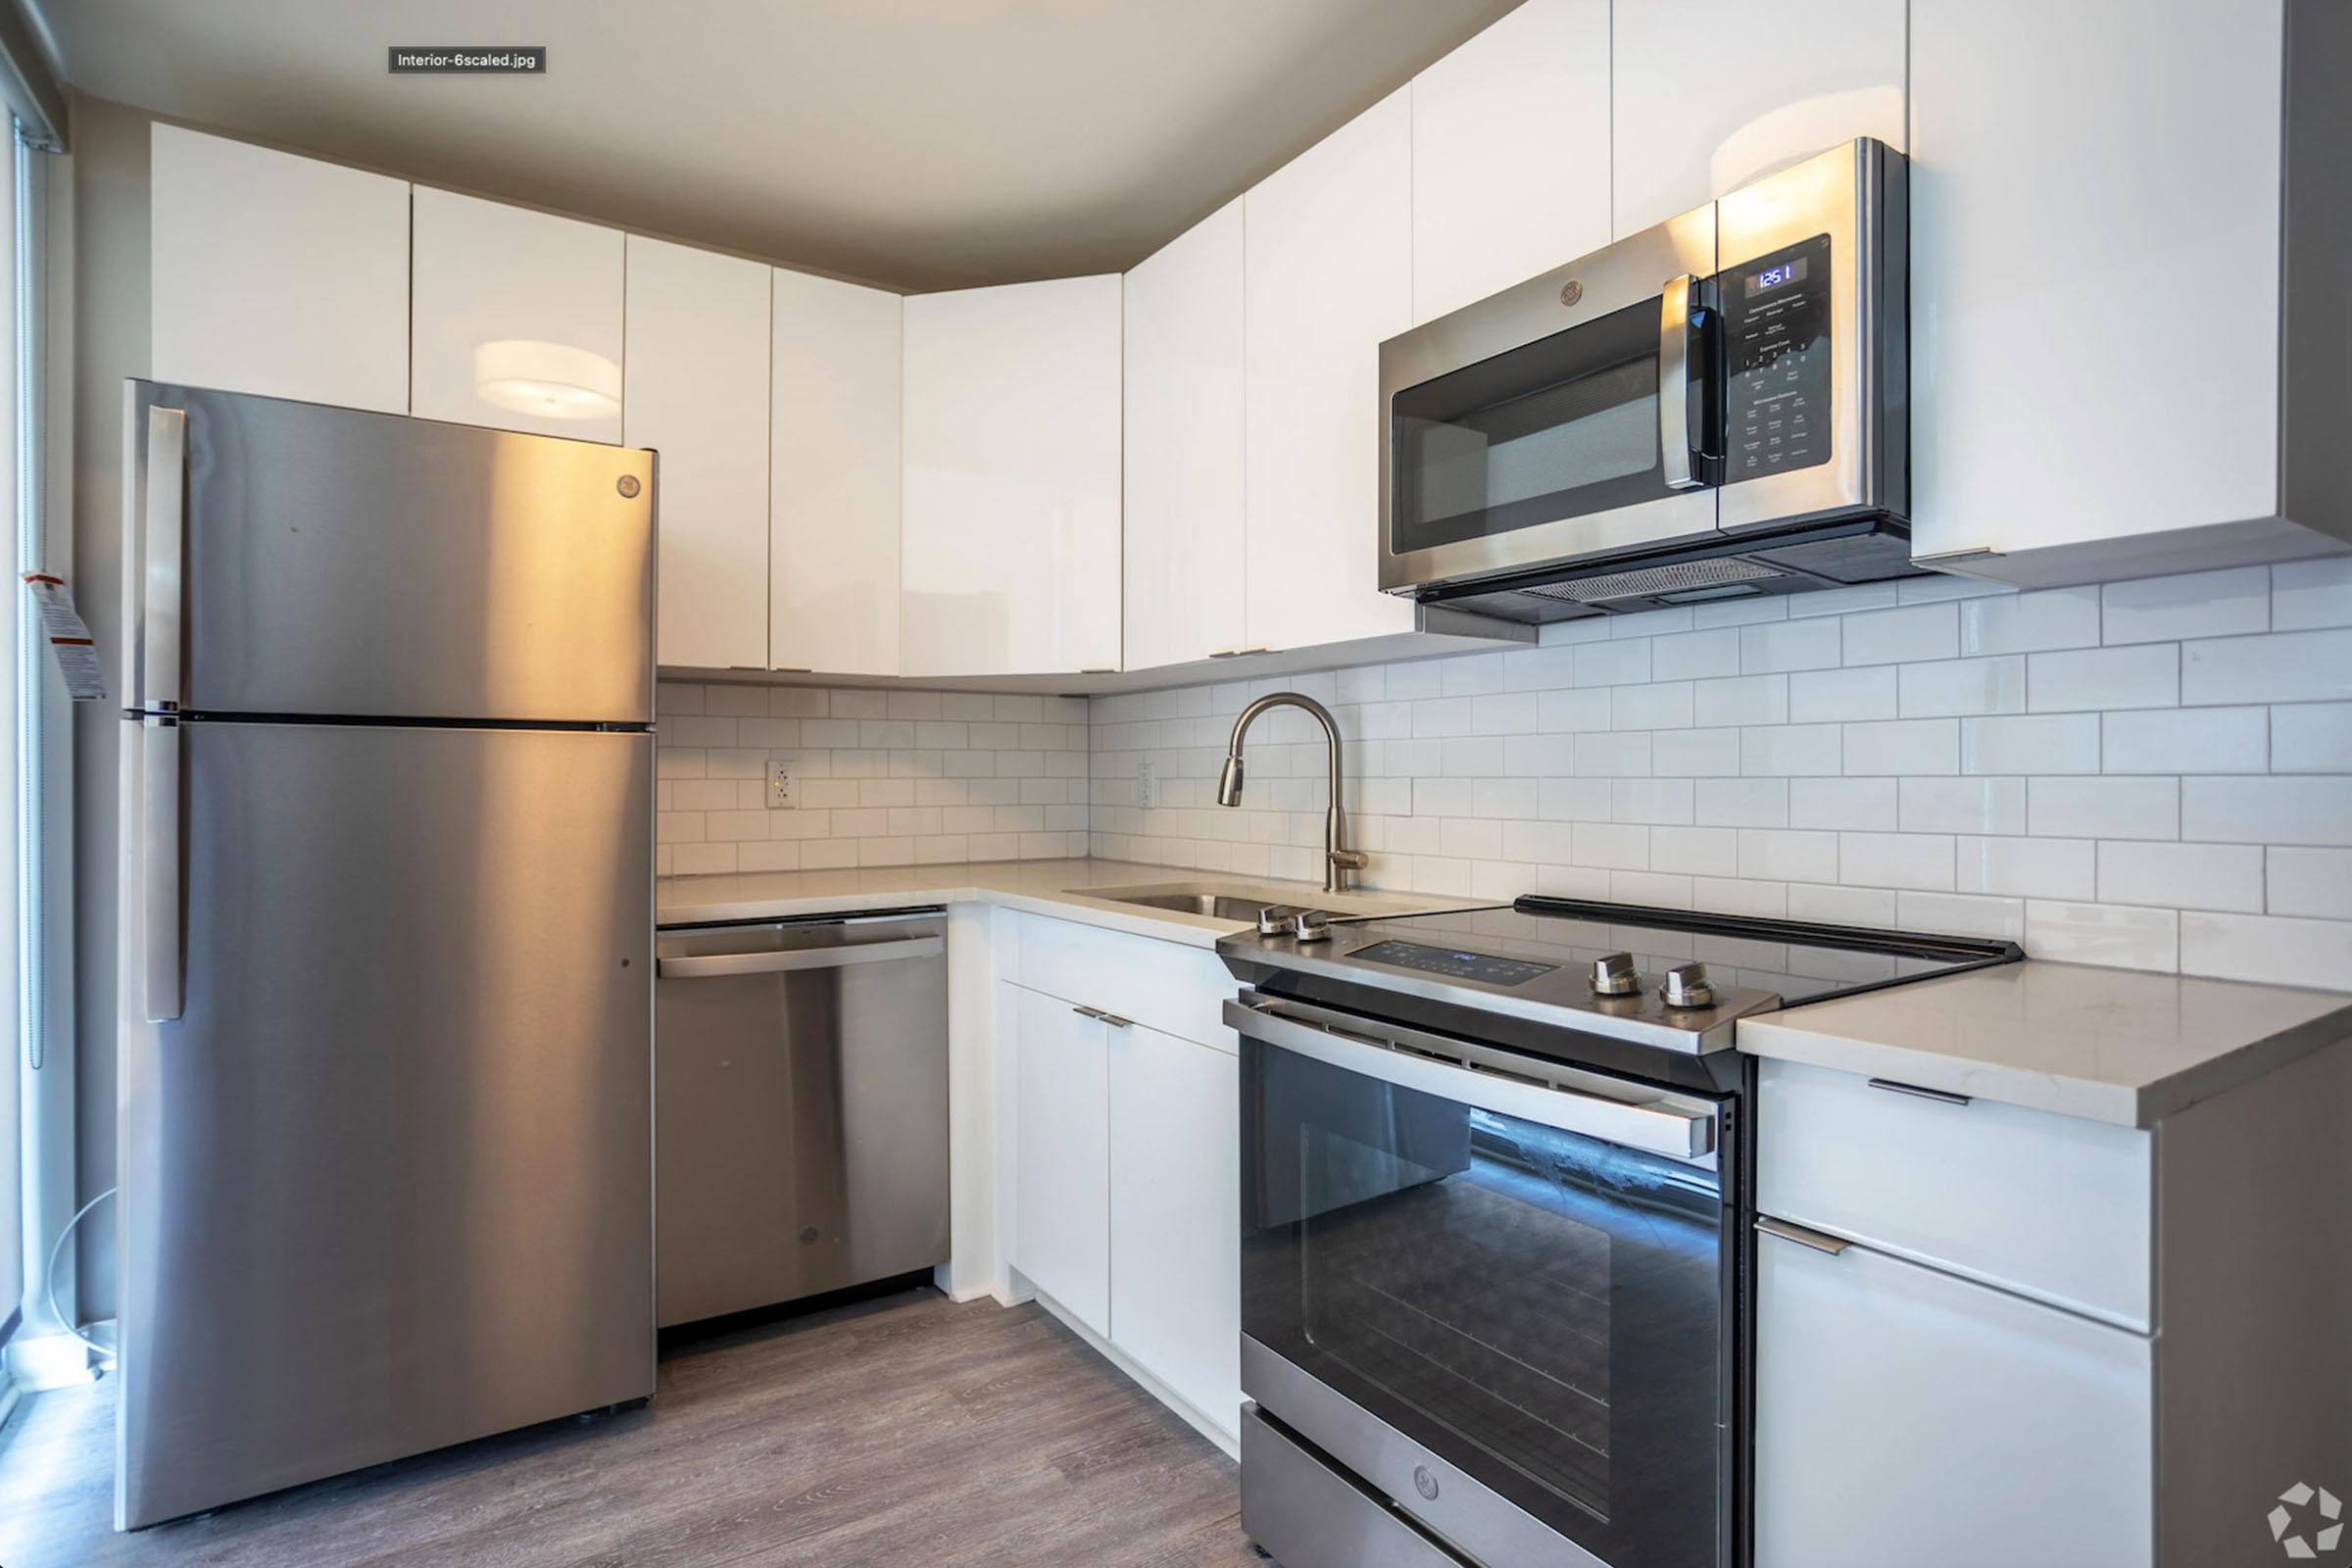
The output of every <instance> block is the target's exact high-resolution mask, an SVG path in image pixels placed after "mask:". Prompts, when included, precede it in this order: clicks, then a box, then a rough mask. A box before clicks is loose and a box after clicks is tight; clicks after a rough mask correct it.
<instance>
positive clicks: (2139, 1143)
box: [1756, 1061, 2153, 1331]
mask: <svg viewBox="0 0 2352 1568" xmlns="http://www.w3.org/2000/svg"><path fill="white" fill-rule="evenodd" d="M1756 1118H1757V1131H1756V1206H1757V1207H1758V1208H1759V1209H1760V1210H1761V1211H1763V1212H1764V1213H1766V1214H1771V1215H1776V1216H1778V1217H1780V1218H1782V1219H1789V1220H1794V1221H1796V1222H1797V1223H1798V1224H1800V1225H1809V1226H1811V1227H1813V1228H1814V1229H1816V1230H1822V1231H1828V1232H1830V1233H1831V1234H1832V1235H1836V1236H1843V1237H1847V1238H1850V1239H1852V1240H1854V1241H1859V1242H1865V1243H1868V1244H1869V1245H1870V1246H1872V1247H1875V1248H1877V1249H1879V1250H1882V1251H1886V1252H1891V1253H1893V1254H1894V1255H1896V1256H1898V1257H1908V1258H1913V1259H1916V1260H1918V1261H1920V1262H1924V1263H1932V1264H1935V1265H1936V1266H1937V1267H1940V1268H1946V1269H1950V1270H1951V1271H1953V1272H1954V1273H1957V1274H1963V1275H1966V1276H1968V1277H1970V1278H1972V1279H1980V1280H1984V1281H1985V1282H1986V1283H1988V1284H1992V1285H1998V1286H2000V1287H2002V1288H2003V1289H2005V1290H2012V1291H2016V1292H2018V1293H2020V1294H2021V1295H2025V1296H2032V1297H2037V1298H2039V1299H2042V1300H2046V1301H2050V1302H2053V1303H2055V1304H2057V1305H2060V1306H2064V1307H2069V1308H2071V1309H2073V1310H2076V1311H2080V1312H2086V1313H2089V1314H2091V1315H2092V1316H2094V1317H2100V1318H2104V1319H2106V1320H2108V1321H2110V1322H2113V1323H2119V1324H2122V1325H2124V1326H2125V1327H2128V1328H2132V1329H2138V1330H2142V1331H2145V1330H2146V1329H2148V1328H2149V1327H2150V1305H2149V1291H2150V1285H2149V1266H2150V1265H2149V1248H2150V1240H2149V1236H2150V1226H2151V1223H2152V1219H2151V1213H2150V1193H2151V1190H2152V1185H2153V1177H2152V1174H2151V1167H2150V1139H2149V1135H2148V1134H2147V1133H2144V1132H2140V1131H2136V1130H2134V1129H2132V1128H2129V1127H2111V1126H2107V1125H2105V1124H2104V1123H2099V1122H2088V1121H2078V1120H2076V1119H2075V1118H2073V1117H2071V1116H2056V1115H2051V1114H2049V1113H2048V1112H2046V1111H2036V1110H2021V1109H2018V1108H2017V1107H2015V1106H2013V1105H1999V1104H1993V1103H1987V1102H1985V1101H1974V1102H1971V1103H1967V1104H1951V1103H1944V1102H1941V1101H1936V1100H1929V1099H1924V1098H1922V1097H1920V1096H1917V1095H1907V1094H1899V1093H1894V1092H1891V1091H1888V1090H1884V1089H1874V1088H1872V1087H1871V1085H1870V1081H1869V1080H1868V1079H1865V1078H1861V1077H1857V1076H1855V1075H1854V1074H1852V1073H1843V1072H1834V1071H1831V1070H1829V1069H1827V1068H1822V1067H1806V1066H1799V1065H1796V1064H1793V1063H1790V1062H1783V1061H1767V1062H1765V1063H1764V1064H1763V1066H1762V1069H1761V1073H1760V1077H1759V1087H1758V1091H1757V1106H1756Z"/></svg>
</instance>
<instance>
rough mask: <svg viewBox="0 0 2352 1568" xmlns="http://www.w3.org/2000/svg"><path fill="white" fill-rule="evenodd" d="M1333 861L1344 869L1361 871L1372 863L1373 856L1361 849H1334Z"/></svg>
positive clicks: (1332, 853)
mask: <svg viewBox="0 0 2352 1568" xmlns="http://www.w3.org/2000/svg"><path fill="white" fill-rule="evenodd" d="M1331 863H1332V864H1334V865H1336V866H1338V867H1339V868H1340V869H1341V870H1343V871H1361V870H1362V869H1363V868H1364V867H1365V866H1367V865H1370V864H1371V863H1372V857H1370V856H1369V855H1366V854H1365V853H1364V852H1363V851H1361V850H1333V851H1332V852H1331Z"/></svg>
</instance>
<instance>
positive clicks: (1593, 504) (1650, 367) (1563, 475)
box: [1389, 299, 1673, 555]
mask: <svg viewBox="0 0 2352 1568" xmlns="http://www.w3.org/2000/svg"><path fill="white" fill-rule="evenodd" d="M1658 312H1659V303H1658V301H1656V300H1654V299H1652V300H1645V301H1643V302H1642V303H1641V304H1638V305H1630V306H1628V307H1626V308H1625V309H1624V310H1621V311H1615V312H1612V313H1611V314H1609V315H1607V316H1604V317H1601V318H1599V319H1596V320H1593V321H1588V322H1586V323H1585V324H1583V325H1581V326H1575V327H1570V328H1569V329H1567V330H1566V331H1562V332H1555V333H1553V334H1552V335H1551V336H1549V337H1545V338H1540V339H1538V340H1537V341H1535V342H1533V343H1529V344H1526V345H1524V346H1523V347H1520V348H1515V349H1512V350H1510V351H1508V352H1506V353H1502V354H1497V355H1495V357H1494V358H1493V359H1490V360H1482V361H1480V362H1479V363H1478V364H1476V365H1470V366H1465V367H1463V368H1461V369H1458V370H1454V371H1451V372H1449V373H1447V374H1446V375H1441V376H1438V377H1436V378H1435V379H1433V380H1428V381H1424V382H1421V383H1420V384H1419V385H1417V386H1410V387H1406V388H1405V389H1403V390H1402V391H1400V392H1397V394H1395V396H1394V398H1393V399H1392V400H1391V403H1390V411H1389V412H1390V417H1391V419H1392V420H1393V421H1394V423H1393V425H1392V428H1391V432H1390V437H1391V449H1392V453H1393V455H1394V466H1395V472H1394V474H1393V476H1392V479H1391V483H1392V485H1393V486H1394V490H1393V493H1392V495H1391V497H1390V508H1389V516H1390V529H1389V531H1390V549H1391V550H1393V551H1394V552H1396V553H1397V554H1399V555H1401V554H1405V553H1407V552H1410V551H1415V550H1427V549H1432V548H1434V547H1436V546H1439V545H1448V544H1458V543H1460V542H1461V541H1462V540H1465V539H1475V538H1480V537H1483V536H1486V535H1490V534H1502V533H1510V532H1513V531H1514V530H1517V529H1520V528H1532V527H1536V526H1539V525H1541V524H1543V523H1546V522H1555V521H1558V520H1559V519H1560V518H1563V517H1575V516H1582V515H1586V514H1588V513H1594V512H1606V511H1610V510H1613V509H1615V508H1618V507H1626V506H1633V505H1635V504H1637V503H1640V502H1643V501H1650V500H1655V499H1656V498H1658V497H1660V496H1665V495H1670V494H1672V493H1673V492H1671V491H1669V490H1668V489H1667V488H1666V483H1665V476H1664V470H1663V468H1662V467H1661V466H1660V463H1659V457H1658V454H1659V446H1658Z"/></svg>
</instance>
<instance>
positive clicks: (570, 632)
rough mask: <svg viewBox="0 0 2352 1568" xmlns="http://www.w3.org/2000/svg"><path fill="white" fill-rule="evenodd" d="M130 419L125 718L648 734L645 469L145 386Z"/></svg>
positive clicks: (569, 447)
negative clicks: (400, 722) (178, 461)
mask: <svg viewBox="0 0 2352 1568" xmlns="http://www.w3.org/2000/svg"><path fill="white" fill-rule="evenodd" d="M172 411H179V412H180V413H181V414H182V415H183V416H184V447H185V458H184V469H183V470H182V471H181V472H180V473H177V474H171V473H158V472H151V471H150V468H151V466H152V465H153V464H154V463H156V462H158V461H169V458H168V456H167V457H166V458H162V459H159V458H158V457H157V454H158V453H159V452H160V453H164V454H167V455H168V454H171V453H172V452H174V451H176V450H177V448H176V447H175V446H174V444H173V443H172V441H171V440H169V439H166V440H164V441H161V442H159V441H158V440H157V439H156V433H155V427H156V426H158V425H160V424H164V423H170V422H179V421H173V420H172V419H171V413H172ZM129 417H130V420H131V430H130V439H129V441H128V442H126V444H125V448H124V450H125V454H126V457H127V458H128V460H129V462H130V464H131V466H132V468H133V474H132V478H133V483H132V485H131V487H130V493H129V495H128V496H127V498H126V501H127V504H126V506H125V508H124V525H125V534H126V539H125V547H126V550H128V551H131V552H135V554H133V555H132V556H131V558H130V559H132V560H134V561H139V562H142V563H144V567H145V569H144V570H143V571H140V572H136V573H134V574H133V583H134V589H135V591H136V592H137V593H138V594H139V603H138V605H137V606H136V607H135V608H136V613H134V614H133V615H132V616H131V617H130V619H131V624H132V627H133V631H132V638H133V646H132V647H131V648H130V649H128V650H126V654H127V655H128V657H126V659H125V661H124V665H123V667H124V668H125V670H126V671H129V672H130V673H131V675H132V676H133V677H134V678H137V679H138V680H139V682H140V689H139V690H138V691H136V692H134V693H133V694H132V699H131V703H130V706H131V707H134V708H145V709H161V708H163V707H164V706H165V705H167V704H174V703H175V704H176V705H177V706H178V707H179V708H181V709H182V710H185V711H192V712H215V713H270V714H277V713H298V714H311V715H321V716H359V717H373V718H425V719H431V718H466V719H529V720H557V721H565V722H588V723H642V722H646V721H649V720H650V719H651V718H652V716H653V677H654V662H653V661H654V653H653V594H654V488H655V485H654V456H653V454H652V453H650V452H642V451H634V450H628V449H623V448H619V447H608V446H599V445H596V444H594V443H591V442H585V441H563V440H557V439H555V438H553V437H549V436H537V435H517V434H515V433H513V432H511V431H504V430H484V429H477V428H475V427H473V426H471V425H464V424H441V423H437V422H435V421H433V420H429V419H412V418H407V417H403V416H400V415H390V414H368V413H362V412H359V411H356V410H352V409H335V408H326V407H323V406H321V405H318V404H311V403H288V402H284V401H281V400H279V399H276V398H261V397H249V396H245V395H241V394H237V393H230V392H212V391H205V390H201V389H197V388H190V387H172V386H159V385H154V384H151V383H144V382H134V383H132V384H131V391H130V397H129ZM174 500H176V501H177V504H178V507H179V509H180V515H179V516H178V517H177V518H176V519H168V520H167V521H166V523H165V524H164V525H161V526H159V524H158V513H159V511H162V510H169V507H170V504H171V503H172V502H173V501H174ZM171 520H176V521H177V523H178V524H179V527H178V532H179V534H180V535H181V537H180V538H179V539H178V540H174V539H173V538H172V531H173V530H172V527H171V526H170V525H169V524H170V521H171ZM174 600H175V601H176V608H177V626H178V637H179V652H180V658H179V659H178V660H176V661H174V660H171V659H164V660H160V661H159V660H157V659H156V658H155V657H154V652H155V651H154V650H152V649H151V648H150V647H149V646H148V644H149V642H150V641H151V640H152V639H155V638H158V637H170V636H171V635H172V626H171V624H170V623H169V620H168V616H169V613H170V612H171V610H172V606H173V601H174ZM158 670H168V671H171V672H172V675H173V676H174V677H175V679H176V683H177V686H178V688H179V689H178V690H176V691H170V690H160V689H159V690H149V689H147V688H148V687H149V686H150V685H153V684H154V683H155V682H156V680H157V676H156V674H155V672H156V671H158Z"/></svg>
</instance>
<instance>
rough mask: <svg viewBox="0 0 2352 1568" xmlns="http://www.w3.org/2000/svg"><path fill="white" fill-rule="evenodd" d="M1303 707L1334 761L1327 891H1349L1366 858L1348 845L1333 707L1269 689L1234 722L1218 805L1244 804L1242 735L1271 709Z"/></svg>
mask: <svg viewBox="0 0 2352 1568" xmlns="http://www.w3.org/2000/svg"><path fill="white" fill-rule="evenodd" d="M1285 707H1288V708H1303V709H1305V710H1306V711H1308V712H1310V713H1312V714H1313V715H1314V716H1315V722H1317V723H1319V724H1321V725H1322V726H1323V744H1324V747H1325V749H1326V750H1325V756H1326V757H1327V758H1328V760H1330V763H1331V807H1330V809H1328V810H1326V811H1325V812H1324V813H1323V891H1324V892H1326V893H1345V892H1347V891H1348V873H1349V872H1351V871H1360V870H1362V869H1363V866H1364V857H1363V856H1362V855H1361V854H1360V853H1358V852H1357V851H1354V850H1351V849H1349V848H1348V813H1347V811H1346V810H1345V809H1343V808H1342V807H1341V805H1340V726H1339V725H1338V724H1337V723H1336V722H1334V721H1333V719H1332V716H1331V710H1330V709H1328V708H1325V707H1324V706H1323V705H1322V704H1321V703H1318V702H1316V701H1315V700H1314V699H1313V698H1312V697H1306V696H1302V695H1300V694H1299V693H1298V692H1268V693H1267V694H1266V695H1265V696H1263V697H1260V698H1259V699H1258V700H1257V701H1256V702H1254V703H1251V704H1250V706H1249V707H1248V708H1245V709H1243V710H1242V716H1241V717H1239V718H1237V719H1235V720H1234V721H1233V739H1232V740H1230V741H1228V742H1226V744H1225V770H1224V772H1223V773H1221V774H1220V775H1219V776H1218V778H1217V804H1218V805H1219V806H1239V805H1241V804H1242V737H1243V736H1244V735H1246V734H1248V733H1249V731H1250V723H1251V721H1252V720H1254V719H1255V718H1256V717H1257V715H1258V714H1260V713H1262V712H1264V711H1266V710H1267V709H1269V708H1285Z"/></svg>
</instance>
